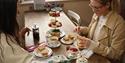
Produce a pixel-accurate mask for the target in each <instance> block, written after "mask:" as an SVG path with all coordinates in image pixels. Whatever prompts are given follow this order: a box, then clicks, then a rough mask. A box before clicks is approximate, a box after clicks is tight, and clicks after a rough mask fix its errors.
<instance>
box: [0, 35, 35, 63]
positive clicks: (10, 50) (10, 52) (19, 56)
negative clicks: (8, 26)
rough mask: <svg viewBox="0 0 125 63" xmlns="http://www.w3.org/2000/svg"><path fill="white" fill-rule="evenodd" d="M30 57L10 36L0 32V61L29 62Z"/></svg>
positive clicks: (5, 62)
mask: <svg viewBox="0 0 125 63" xmlns="http://www.w3.org/2000/svg"><path fill="white" fill-rule="evenodd" d="M32 58H33V57H32V55H30V54H29V53H28V52H27V51H25V50H24V49H22V48H21V47H20V46H19V45H17V43H16V41H15V39H14V38H13V37H12V36H10V35H5V34H4V33H1V34H0V63H30V62H31V60H32Z"/></svg>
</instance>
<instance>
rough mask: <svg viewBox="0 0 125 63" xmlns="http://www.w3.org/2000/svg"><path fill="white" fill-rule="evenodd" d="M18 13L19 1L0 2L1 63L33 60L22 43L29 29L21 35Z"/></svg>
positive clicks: (24, 62) (3, 0)
mask: <svg viewBox="0 0 125 63" xmlns="http://www.w3.org/2000/svg"><path fill="white" fill-rule="evenodd" d="M16 12H17V0H0V63H30V62H31V60H32V58H33V57H32V55H31V54H29V53H28V52H27V51H25V50H24V48H25V46H24V42H21V41H20V38H23V37H24V34H25V33H26V31H28V29H23V30H22V31H21V32H20V34H19V26H18V23H17V20H16Z"/></svg>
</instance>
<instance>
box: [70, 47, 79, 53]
mask: <svg viewBox="0 0 125 63" xmlns="http://www.w3.org/2000/svg"><path fill="white" fill-rule="evenodd" d="M69 50H70V51H71V52H78V49H77V48H75V47H74V48H73V47H72V48H69Z"/></svg>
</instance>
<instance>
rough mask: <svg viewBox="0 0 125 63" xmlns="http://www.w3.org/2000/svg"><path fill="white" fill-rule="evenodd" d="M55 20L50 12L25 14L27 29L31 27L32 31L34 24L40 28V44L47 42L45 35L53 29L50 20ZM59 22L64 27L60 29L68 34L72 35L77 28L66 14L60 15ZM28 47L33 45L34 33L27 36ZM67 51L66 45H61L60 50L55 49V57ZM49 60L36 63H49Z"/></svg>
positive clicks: (38, 59)
mask: <svg viewBox="0 0 125 63" xmlns="http://www.w3.org/2000/svg"><path fill="white" fill-rule="evenodd" d="M52 18H54V17H51V16H49V15H48V12H31V13H26V14H25V27H29V28H30V29H32V26H33V25H34V23H36V24H37V25H38V26H39V32H40V42H43V41H46V38H45V35H46V32H47V31H48V30H49V29H51V28H50V27H49V26H48V23H49V22H50V20H51V19H52ZM57 20H58V21H60V22H61V23H62V27H60V28H59V29H61V30H63V31H64V32H65V33H66V34H67V33H72V32H73V29H74V28H75V25H74V24H73V23H72V22H71V21H70V19H69V18H68V17H67V16H66V14H65V13H64V12H61V13H60V17H57ZM25 41H26V45H28V46H30V45H33V35H32V32H30V35H29V36H25ZM65 50H66V45H63V44H62V45H61V46H60V47H59V48H55V49H53V52H54V53H53V55H60V54H64V53H65ZM48 60H49V58H48V59H42V58H36V61H35V62H38V63H47V61H48Z"/></svg>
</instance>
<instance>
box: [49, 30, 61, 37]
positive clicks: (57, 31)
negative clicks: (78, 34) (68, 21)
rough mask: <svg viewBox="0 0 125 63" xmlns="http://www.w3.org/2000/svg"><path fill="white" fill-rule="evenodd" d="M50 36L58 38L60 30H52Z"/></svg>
mask: <svg viewBox="0 0 125 63" xmlns="http://www.w3.org/2000/svg"><path fill="white" fill-rule="evenodd" d="M50 34H51V35H52V36H57V37H59V36H60V30H59V29H54V30H52V31H51V33H50Z"/></svg>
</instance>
